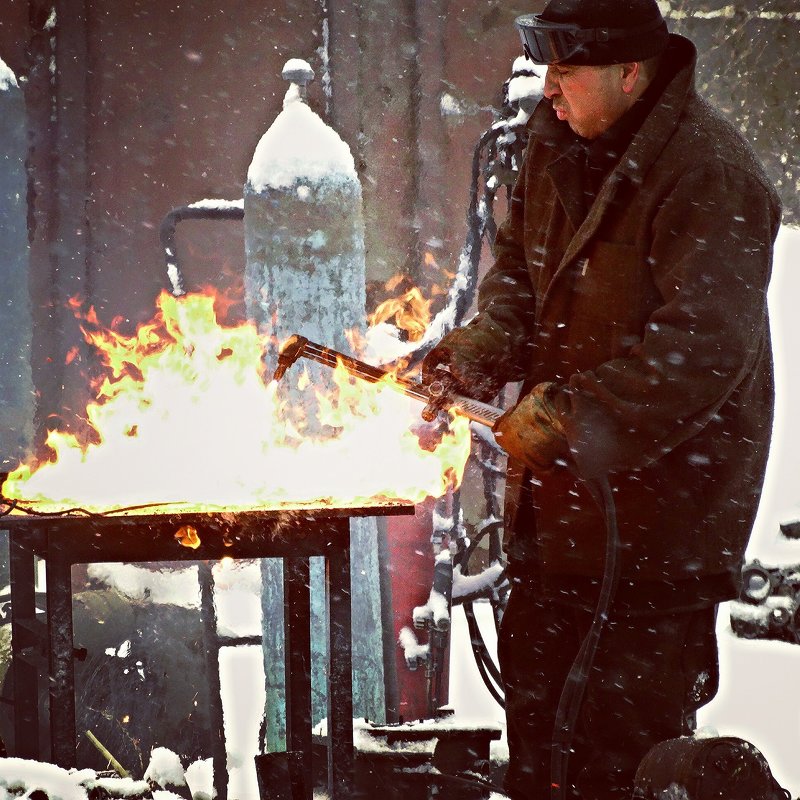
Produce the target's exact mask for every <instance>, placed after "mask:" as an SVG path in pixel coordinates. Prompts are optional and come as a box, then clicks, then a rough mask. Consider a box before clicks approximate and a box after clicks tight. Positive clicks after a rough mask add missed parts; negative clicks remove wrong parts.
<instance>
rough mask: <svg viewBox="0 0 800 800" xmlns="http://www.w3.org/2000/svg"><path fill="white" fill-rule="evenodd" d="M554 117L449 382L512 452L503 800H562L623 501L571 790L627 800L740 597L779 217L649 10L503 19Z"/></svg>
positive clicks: (652, 6) (704, 694) (765, 392)
mask: <svg viewBox="0 0 800 800" xmlns="http://www.w3.org/2000/svg"><path fill="white" fill-rule="evenodd" d="M517 24H518V27H519V28H520V32H521V33H522V36H523V41H524V43H525V47H526V50H527V51H528V54H529V57H531V58H532V59H533V60H534V61H535V62H538V63H546V64H547V65H548V69H547V77H546V81H545V88H544V95H545V97H544V99H543V100H542V101H541V103H540V104H539V106H538V107H537V109H536V111H535V113H534V115H533V117H532V119H531V122H530V124H529V130H530V139H529V145H528V149H527V152H526V157H525V160H524V163H523V165H522V167H521V170H520V174H519V178H518V181H517V184H516V186H515V188H514V191H513V195H512V198H511V203H510V209H509V213H508V216H507V219H506V220H505V222H504V224H503V225H502V226H501V228H500V230H499V231H498V235H497V239H496V242H495V249H494V256H495V263H494V265H493V266H492V267H491V269H490V270H489V272H488V274H487V275H486V277H485V279H484V280H483V282H482V284H481V287H480V291H479V299H478V314H477V316H476V317H475V318H474V319H473V320H472V321H471V322H470V323H469V324H468V325H467V326H465V327H463V328H460V329H457V330H455V331H453V332H451V333H450V334H449V335H448V336H446V337H445V338H444V339H443V340H442V342H441V343H440V344H439V345H438V346H437V347H436V348H435V349H434V350H433V352H432V353H431V354H430V355H429V356H428V358H427V359H426V361H425V364H424V365H423V367H424V371H425V372H426V373H427V374H429V375H430V374H431V373H432V372H433V371H434V369H435V368H437V367H439V366H441V365H446V366H447V367H448V368H449V370H450V372H451V373H452V375H453V376H454V378H455V380H457V381H458V382H459V383H460V384H461V385H462V387H463V388H464V389H466V390H471V391H472V392H473V394H474V395H475V396H476V397H478V398H480V399H489V398H490V397H491V396H493V394H494V393H495V392H496V391H497V389H498V388H499V387H500V386H502V385H503V384H504V383H506V382H509V381H511V382H516V381H522V388H521V393H520V399H519V401H518V403H517V404H516V405H515V406H514V407H513V408H512V409H511V410H509V411H507V412H506V414H505V415H504V416H503V417H502V418H501V420H500V421H499V423H498V424H497V427H496V434H497V439H498V442H499V443H500V444H501V445H502V446H503V447H504V448H505V450H506V451H507V452H508V454H509V460H508V476H507V486H506V506H505V512H506V529H507V532H508V533H510V538H509V541H508V542H507V545H506V549H507V555H508V560H509V569H510V571H511V574H512V577H513V589H512V592H511V597H510V600H509V604H508V608H507V610H506V614H505V617H504V620H503V625H502V630H501V635H500V643H499V652H500V662H501V668H502V672H503V680H504V684H505V691H506V713H507V719H508V740H509V750H510V763H509V768H508V773H507V779H506V790H507V791H508V793H509V794H510V795H511V796H512V797H514V798H529V799H530V800H545V798H548V797H550V760H551V753H550V750H551V737H552V733H553V723H554V719H555V716H556V709H557V706H558V701H559V696H560V694H561V689H562V686H563V683H564V679H565V677H566V675H567V673H568V671H569V668H570V665H571V664H572V662H573V660H574V659H575V656H576V653H577V652H578V648H579V647H580V644H581V642H582V640H583V638H584V636H585V635H586V632H587V630H588V629H589V626H590V623H591V619H592V613H593V608H594V606H595V604H596V602H597V598H598V591H599V586H600V583H601V580H602V576H603V570H604V548H605V543H606V527H605V524H604V520H603V516H602V513H601V511H600V510H599V508H598V505H597V504H596V503H595V501H594V500H593V499H592V493H591V492H590V490H589V484H591V483H595V484H596V483H597V482H601V481H603V480H605V479H607V480H608V481H609V483H610V486H611V494H612V496H613V499H614V503H615V505H616V511H617V517H618V521H619V535H620V538H621V546H620V548H619V552H618V554H617V558H618V560H619V565H620V570H621V578H620V582H619V586H618V588H617V591H616V595H615V597H614V601H613V606H612V609H611V613H610V616H609V619H608V622H607V624H606V626H605V628H604V630H603V633H602V636H601V638H600V643H599V647H598V650H597V654H596V657H595V661H594V667H593V669H592V671H591V674H590V675H589V678H588V683H587V688H586V693H585V697H584V701H583V704H582V706H581V712H580V717H579V719H578V721H577V726H576V730H575V735H574V740H573V747H572V752H571V756H570V761H569V772H568V791H567V792H566V796H568V797H580V798H582V800H610V799H611V798H613V799H614V800H620V798H626V797H629V796H630V793H631V789H632V783H633V776H634V774H635V771H636V768H637V765H638V763H639V761H640V760H641V759H642V757H643V756H644V754H645V753H646V752H647V751H648V750H649V749H650V747H651V746H652V745H654V744H655V743H657V742H658V741H661V740H664V739H668V738H672V737H675V736H679V735H681V734H685V733H688V732H690V731H691V729H692V724H693V715H694V712H695V710H696V709H697V708H698V707H699V706H700V705H702V704H704V703H705V702H707V701H708V700H709V699H710V698H711V697H713V695H714V693H715V692H716V688H717V672H718V670H717V649H716V640H715V635H714V623H715V612H716V606H717V604H718V603H719V602H721V601H724V600H727V599H729V598H732V597H734V596H735V595H736V593H737V588H738V586H737V583H738V578H739V572H740V567H741V562H742V558H743V553H744V549H745V546H746V543H747V539H748V537H749V534H750V530H751V527H752V523H753V520H754V516H755V512H756V507H757V504H758V499H759V495H760V491H761V486H762V481H763V475H764V469H765V464H766V459H767V451H768V445H769V439H770V433H771V423H772V410H773V382H772V365H771V351H770V341H769V331H768V321H767V308H766V288H767V284H768V280H769V274H770V268H771V261H772V245H773V241H774V238H775V235H776V233H777V229H778V226H779V219H780V208H779V201H778V199H777V197H776V194H775V192H774V189H773V188H772V186H771V185H770V183H769V181H768V180H767V178H766V176H765V174H764V172H763V169H762V167H761V165H760V164H759V163H758V160H757V158H756V157H755V155H754V154H753V152H752V150H751V148H750V147H749V146H748V145H747V143H746V142H745V141H744V140H743V139H742V137H741V136H740V135H739V133H738V132H737V131H736V130H735V128H734V127H733V126H732V125H731V124H730V123H729V122H727V121H726V120H725V119H723V118H722V117H721V116H720V115H719V114H718V113H717V112H716V111H714V110H713V109H712V108H711V107H710V106H709V105H707V104H706V103H705V102H704V101H703V100H702V99H700V97H699V96H698V95H697V93H696V92H695V89H694V72H695V58H696V51H695V48H694V46H693V45H692V43H691V42H689V41H688V40H687V39H685V38H682V37H679V36H675V35H671V34H669V33H668V31H667V28H666V25H665V23H664V20H663V19H662V17H661V14H660V11H659V9H658V5H657V3H656V0H552V2H550V3H549V5H548V6H547V7H546V8H545V10H544V11H543V12H542V14H541V15H526V16H525V17H521V18H520V19H519V20H518V21H517Z"/></svg>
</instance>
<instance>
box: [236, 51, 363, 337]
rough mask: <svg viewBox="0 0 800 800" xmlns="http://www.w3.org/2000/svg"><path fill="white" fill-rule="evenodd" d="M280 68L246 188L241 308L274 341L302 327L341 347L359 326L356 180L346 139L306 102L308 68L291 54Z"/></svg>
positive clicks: (359, 221)
mask: <svg viewBox="0 0 800 800" xmlns="http://www.w3.org/2000/svg"><path fill="white" fill-rule="evenodd" d="M284 74H285V76H286V77H289V78H290V79H291V80H292V82H291V84H290V87H289V90H288V91H287V92H286V96H285V98H284V101H283V111H281V113H280V114H279V115H278V116H277V118H276V119H275V121H274V122H273V124H272V125H271V126H270V128H269V130H267V132H266V133H265V134H264V135H263V136H262V137H261V140H260V141H259V143H258V146H257V147H256V151H255V155H254V156H253V161H252V163H251V164H250V167H249V169H248V172H247V183H246V184H245V188H244V225H245V248H246V256H247V271H246V279H245V280H246V294H247V303H248V312H249V314H250V316H251V317H252V318H253V319H255V320H256V321H257V322H258V323H259V325H260V327H261V328H262V329H263V330H264V331H265V332H267V333H270V334H275V335H276V336H277V338H278V339H280V340H282V339H285V338H286V337H287V336H289V335H290V334H292V333H299V334H301V335H303V336H306V337H307V338H309V339H311V340H312V341H318V342H324V343H325V344H327V345H328V346H331V347H333V348H334V349H337V350H340V349H341V350H344V351H345V352H348V351H349V350H350V348H349V345H348V342H347V339H346V337H345V331H346V330H349V329H354V328H355V329H359V330H363V328H364V325H365V292H366V289H365V265H364V222H363V216H362V207H361V184H360V183H359V180H358V176H357V174H356V170H355V163H354V161H353V156H352V154H351V152H350V149H349V147H348V146H347V144H346V143H345V142H344V141H343V140H342V139H341V137H340V136H339V135H338V133H336V131H334V130H333V129H332V128H331V127H329V126H328V125H326V124H325V123H324V122H323V121H322V119H320V117H319V116H318V115H317V114H315V113H314V111H312V110H311V108H310V107H309V106H308V105H307V104H306V103H305V102H303V94H304V93H303V91H302V89H303V86H304V83H303V81H307V80H308V79H310V77H309V76H313V71H312V70H311V68H310V67H309V66H308V64H307V63H306V62H303V61H302V60H300V59H291V60H290V61H289V62H288V63H287V65H286V67H285V68H284ZM297 81H300V82H299V83H298V82H297ZM273 326H274V330H273Z"/></svg>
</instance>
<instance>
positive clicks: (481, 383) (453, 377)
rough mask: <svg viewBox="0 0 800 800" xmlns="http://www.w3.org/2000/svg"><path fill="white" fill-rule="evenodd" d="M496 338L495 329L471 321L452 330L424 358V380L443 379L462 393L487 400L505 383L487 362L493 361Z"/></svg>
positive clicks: (425, 381) (427, 381)
mask: <svg viewBox="0 0 800 800" xmlns="http://www.w3.org/2000/svg"><path fill="white" fill-rule="evenodd" d="M497 338H498V336H497V334H496V333H494V332H486V331H484V330H482V329H481V328H478V327H476V326H471V325H468V326H466V327H464V328H455V329H454V330H452V331H450V333H448V334H447V335H446V336H445V337H444V338H443V339H442V340H441V341H440V342H439V344H437V345H436V347H434V348H433V350H431V351H430V353H428V355H427V356H425V358H424V359H423V361H422V381H423V383H426V384H427V383H430V382H431V381H435V380H444V381H445V383H449V384H450V386H449V387H448V388H452V389H453V390H454V391H457V392H458V393H459V394H464V395H466V396H467V397H472V398H474V399H475V400H481V401H483V402H488V401H489V400H491V399H492V398H493V397H494V396H495V395H496V394H497V393H498V391H500V386H501V385H502V383H501V381H500V380H499V379H498V378H497V377H495V376H493V375H491V374H490V373H489V372H488V370H487V366H486V365H487V364H488V363H491V362H492V353H493V352H494V348H495V347H496V345H497ZM443 367H444V368H446V372H445V374H444V375H442V371H443V370H442V368H443Z"/></svg>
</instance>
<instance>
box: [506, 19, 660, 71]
mask: <svg viewBox="0 0 800 800" xmlns="http://www.w3.org/2000/svg"><path fill="white" fill-rule="evenodd" d="M516 25H517V28H518V29H519V35H520V39H522V49H523V50H524V51H525V55H526V56H527V57H528V58H529V59H530V60H531V61H533V63H534V64H559V63H562V62H564V61H568V60H570V59H573V58H575V57H576V56H578V55H579V54H581V53H582V52H583V51H584V50H586V49H587V45H590V44H593V43H604V42H609V41H611V40H612V39H627V38H629V37H631V36H639V35H641V34H643V33H649V32H650V31H654V30H655V29H656V28H658V27H660V26H661V25H663V20H662V19H660V18H658V19H654V20H652V21H651V22H648V23H646V24H644V25H638V26H635V27H632V28H581V27H580V26H579V25H574V24H572V23H570V22H548V21H547V20H544V19H542V18H541V16H540V15H539V14H523V15H522V16H521V17H517V19H516Z"/></svg>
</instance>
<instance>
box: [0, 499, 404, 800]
mask: <svg viewBox="0 0 800 800" xmlns="http://www.w3.org/2000/svg"><path fill="white" fill-rule="evenodd" d="M413 513H414V508H413V506H411V505H405V504H385V505H376V506H370V507H365V508H324V509H318V508H314V509H291V510H278V511H271V510H270V511H249V512H241V513H212V514H207V513H190V514H171V515H162V514H157V515H130V516H102V517H99V516H92V517H87V516H22V515H8V516H5V517H3V518H2V519H0V528H2V529H6V530H8V531H9V548H10V570H11V586H12V591H13V600H12V666H13V673H14V738H15V751H16V752H15V755H17V756H18V757H21V758H32V759H40V758H42V753H41V749H42V748H41V743H40V741H39V708H38V705H39V704H38V682H39V677H40V676H39V667H38V665H37V664H36V659H35V658H33V657H32V655H33V653H34V651H35V650H36V649H37V648H41V646H42V643H44V646H45V650H46V654H47V657H48V662H49V668H48V675H47V677H48V678H49V687H50V711H49V722H50V741H51V760H52V761H53V762H54V763H55V764H58V765H59V766H62V767H67V768H68V767H74V766H77V764H76V759H77V755H76V751H77V739H76V730H75V669H74V661H73V658H74V654H73V648H74V643H73V624H72V583H71V568H72V566H73V565H74V564H92V563H100V562H158V561H208V560H211V561H213V560H217V559H220V558H222V557H229V558H237V559H241V558H245V559H255V558H281V559H282V560H283V566H284V569H283V573H284V597H285V613H284V630H285V637H286V648H285V659H286V727H287V732H286V733H287V735H286V743H287V750H290V751H300V752H301V753H302V754H303V760H304V763H305V767H306V769H305V773H306V775H307V776H308V781H307V784H308V787H307V788H308V793H309V798H310V796H311V795H310V793H311V789H312V781H311V780H310V776H311V750H312V732H311V633H310V607H311V597H310V587H309V561H308V559H309V558H310V557H311V556H322V557H324V558H325V589H326V608H327V613H328V625H327V630H328V659H329V663H328V670H327V683H328V788H329V794H330V796H331V797H332V798H334V800H340V799H341V800H343V798H345V797H349V796H350V795H351V794H352V786H353V772H354V751H353V722H352V720H353V696H352V673H351V669H352V656H351V611H350V600H349V598H350V518H351V517H363V516H370V517H371V516H385V515H390V514H413ZM187 526H191V528H194V529H195V530H196V531H197V534H198V536H199V540H200V541H199V545H198V546H197V547H196V549H192V548H189V547H186V546H184V545H182V544H181V543H180V541H179V538H180V536H178V537H176V533H178V531H179V530H181V529H184V530H185V529H186V527H187ZM36 556H38V557H39V558H41V559H43V560H44V561H45V564H46V594H47V625H46V626H44V625H43V624H42V623H41V622H38V621H37V619H36V602H35V594H34V586H35V561H34V559H35V557H36ZM212 688H213V687H212ZM215 744H218V743H215ZM223 745H224V743H223ZM216 750H217V751H216V752H215V754H214V766H215V770H214V772H215V784H217V783H218V781H220V780H221V778H220V777H219V776H220V774H221V773H224V774H227V770H226V764H225V760H224V756H225V754H224V746H223V747H222V752H221V753H219V748H218V747H217V748H216ZM44 760H46V759H44Z"/></svg>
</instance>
